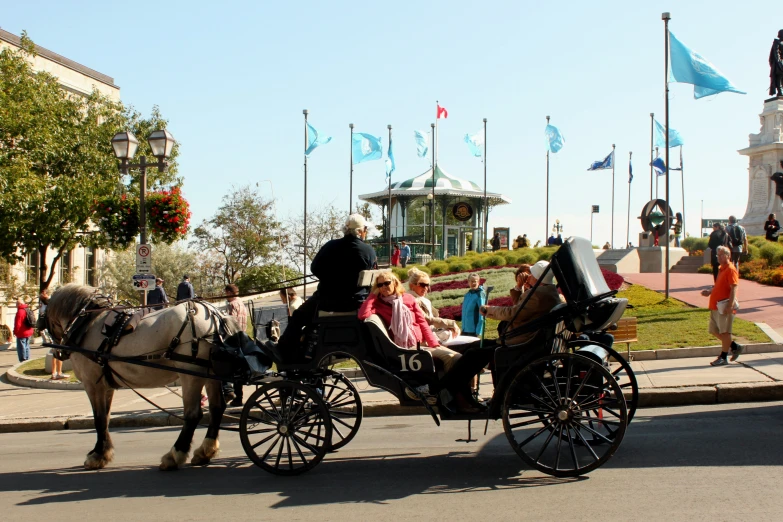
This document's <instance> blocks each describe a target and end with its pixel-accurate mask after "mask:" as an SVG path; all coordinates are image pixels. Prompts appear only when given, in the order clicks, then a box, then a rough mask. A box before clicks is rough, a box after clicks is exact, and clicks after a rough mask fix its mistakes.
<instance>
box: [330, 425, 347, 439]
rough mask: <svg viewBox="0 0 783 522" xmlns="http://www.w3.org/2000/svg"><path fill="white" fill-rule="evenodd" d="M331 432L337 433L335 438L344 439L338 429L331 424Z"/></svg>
mask: <svg viewBox="0 0 783 522" xmlns="http://www.w3.org/2000/svg"><path fill="white" fill-rule="evenodd" d="M332 431H333V432H335V433H337V436H338V437H340V439H345V435H343V432H342V431H340V428H338V427H337V426H335V425H334V424H332Z"/></svg>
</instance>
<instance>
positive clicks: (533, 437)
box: [517, 421, 552, 448]
mask: <svg viewBox="0 0 783 522" xmlns="http://www.w3.org/2000/svg"><path fill="white" fill-rule="evenodd" d="M551 425H552V423H551V422H550V423H547V422H546V421H544V427H543V428H541V429H540V430H538V431H537V432H535V433H534V434H532V435H531V436H529V437H528V438H526V439H525V440H523V441H522V442H520V443H519V444H517V446H519V447H520V448H521V447H522V446H525V445H526V444H527V443H528V442H530V441H531V440H533V439H535V438H536V437H538V436H539V435H541V434H542V433H544V431H546V430H547V429H548V428H549V426H551Z"/></svg>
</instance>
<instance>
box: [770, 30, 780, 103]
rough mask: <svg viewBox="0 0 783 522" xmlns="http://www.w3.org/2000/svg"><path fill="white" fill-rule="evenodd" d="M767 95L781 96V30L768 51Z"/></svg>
mask: <svg viewBox="0 0 783 522" xmlns="http://www.w3.org/2000/svg"><path fill="white" fill-rule="evenodd" d="M769 95H770V96H783V29H781V30H780V31H778V37H777V38H775V40H774V41H773V42H772V49H771V50H770V51H769Z"/></svg>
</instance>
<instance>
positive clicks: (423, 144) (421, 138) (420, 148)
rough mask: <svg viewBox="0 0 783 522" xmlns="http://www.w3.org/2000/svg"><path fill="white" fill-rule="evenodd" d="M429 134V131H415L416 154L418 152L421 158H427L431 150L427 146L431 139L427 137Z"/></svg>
mask: <svg viewBox="0 0 783 522" xmlns="http://www.w3.org/2000/svg"><path fill="white" fill-rule="evenodd" d="M428 136H429V133H427V132H422V131H413V137H414V138H415V139H416V154H418V155H419V157H420V158H426V157H427V152H428V151H429V150H430V149H429V147H428V146H427V144H428V143H429V139H427V138H428Z"/></svg>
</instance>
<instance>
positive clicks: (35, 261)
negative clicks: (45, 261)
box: [24, 250, 41, 284]
mask: <svg viewBox="0 0 783 522" xmlns="http://www.w3.org/2000/svg"><path fill="white" fill-rule="evenodd" d="M40 261H41V255H40V253H39V252H38V251H37V250H36V251H35V252H29V253H28V254H27V256H25V262H24V265H25V266H24V271H25V275H26V281H27V282H28V283H35V284H38V270H39V267H40V266H41V262H40Z"/></svg>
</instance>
